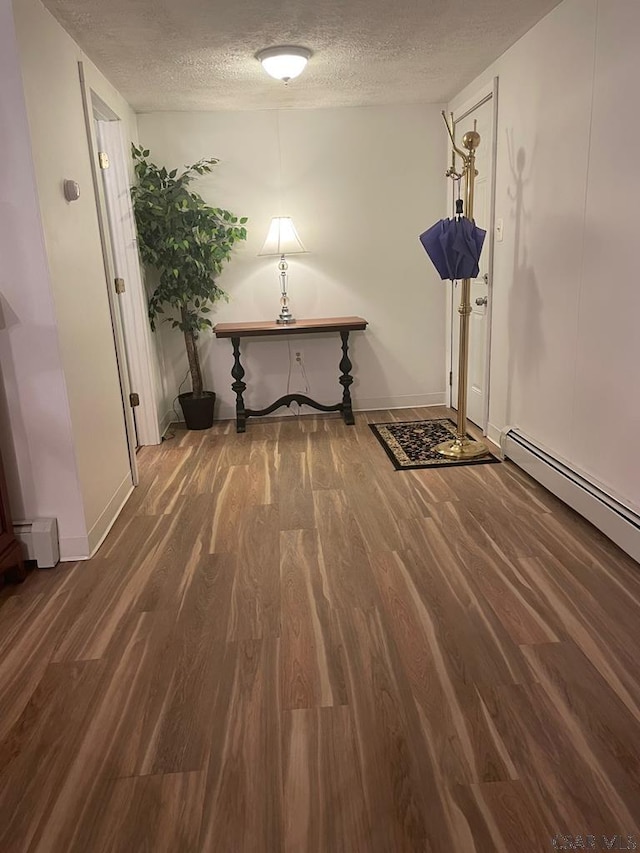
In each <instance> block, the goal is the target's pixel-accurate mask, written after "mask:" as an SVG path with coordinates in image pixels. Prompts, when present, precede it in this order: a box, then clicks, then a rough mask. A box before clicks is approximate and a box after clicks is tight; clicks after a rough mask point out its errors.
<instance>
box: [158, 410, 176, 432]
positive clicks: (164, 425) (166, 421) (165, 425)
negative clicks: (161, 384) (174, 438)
mask: <svg viewBox="0 0 640 853" xmlns="http://www.w3.org/2000/svg"><path fill="white" fill-rule="evenodd" d="M175 420H176V413H175V412H174V411H173V409H170V410H169V411H168V412H165V413H164V416H163V417H162V419H161V420H160V435H161V436H164V434H165V432H166V431H167V430H168V429H169V427H170V426H171V424H172V423H175Z"/></svg>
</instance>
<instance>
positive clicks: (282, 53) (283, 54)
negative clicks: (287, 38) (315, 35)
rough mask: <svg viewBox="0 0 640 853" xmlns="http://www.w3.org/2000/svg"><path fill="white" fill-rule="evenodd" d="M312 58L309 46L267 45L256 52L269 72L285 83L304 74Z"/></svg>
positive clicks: (257, 57)
mask: <svg viewBox="0 0 640 853" xmlns="http://www.w3.org/2000/svg"><path fill="white" fill-rule="evenodd" d="M310 58H311V51H310V50H309V49H308V48H306V47H293V46H291V45H282V46H280V47H267V48H265V50H260V51H258V53H256V59H258V60H259V61H260V62H261V63H262V67H263V68H264V70H265V71H266V72H267V74H269V75H271V77H275V79H276V80H283V81H284V82H285V83H288V82H289V80H293V78H294V77H297V76H298V75H299V74H302V72H303V71H304V67H305V65H306V64H307V62H308V61H309V59H310Z"/></svg>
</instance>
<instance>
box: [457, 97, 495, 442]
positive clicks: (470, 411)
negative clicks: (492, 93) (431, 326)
mask: <svg viewBox="0 0 640 853" xmlns="http://www.w3.org/2000/svg"><path fill="white" fill-rule="evenodd" d="M493 110H494V99H493V97H491V98H490V99H489V100H487V101H485V102H484V103H482V104H481V105H480V106H478V107H476V108H475V109H473V110H472V111H470V112H468V113H466V114H465V115H464V117H463V118H461V119H458V120H456V141H457V143H458V145H460V144H461V140H462V137H463V136H464V134H465V133H466V132H467V130H473V123H474V121H476V122H477V126H476V129H477V131H478V133H479V134H480V146H479V148H478V149H477V151H476V171H477V172H478V175H477V177H476V183H475V199H474V210H473V218H474V219H475V221H476V224H477V225H478V226H479V227H480V228H484V229H485V231H486V232H487V236H486V238H485V242H484V246H483V249H482V254H481V256H480V273H479V275H478V278H476V279H473V280H472V282H471V317H470V318H469V366H468V381H467V387H468V389H469V392H468V398H467V417H468V418H469V420H470V421H473V423H474V424H476V425H477V426H479V427H480V428H481V429H483V430H485V429H486V424H487V415H488V412H487V408H488V389H487V384H488V375H489V371H488V358H489V331H490V329H489V295H490V290H491V288H490V279H489V268H490V261H491V250H490V249H491V239H492V228H493V224H492V221H491V216H492V211H491V195H492V193H491V190H492V186H493V122H494V112H493ZM466 213H467V211H465V214H466ZM460 289H461V284H460V283H459V282H456V283H455V285H454V287H452V288H451V291H452V305H451V320H452V323H451V347H452V350H451V373H452V376H451V405H452V407H453V408H454V409H457V408H458V341H459V336H460V325H459V324H460V315H459V314H458V306H459V304H460Z"/></svg>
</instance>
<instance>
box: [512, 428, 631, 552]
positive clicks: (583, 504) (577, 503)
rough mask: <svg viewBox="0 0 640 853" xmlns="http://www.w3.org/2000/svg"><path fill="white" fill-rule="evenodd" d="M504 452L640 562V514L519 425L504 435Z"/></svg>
mask: <svg viewBox="0 0 640 853" xmlns="http://www.w3.org/2000/svg"><path fill="white" fill-rule="evenodd" d="M500 446H501V448H502V452H503V453H504V455H505V456H506V457H508V458H509V459H511V461H512V462H515V464H516V465H517V466H518V467H519V468H522V469H523V470H524V471H526V472H527V473H528V474H530V475H531V476H532V477H533V478H534V480H537V481H538V482H539V483H541V484H542V485H543V486H545V488H547V489H549V491H550V492H552V493H553V494H554V495H556V496H557V497H559V498H560V500H562V501H564V502H565V503H566V504H568V505H569V506H570V507H572V508H573V509H575V510H576V512H578V513H580V515H582V516H583V517H584V518H586V519H587V520H588V521H590V522H591V523H592V524H593V525H594V526H595V527H597V528H598V530H601V531H602V532H603V533H604V534H605V536H608V537H609V539H612V540H613V541H614V542H615V543H616V544H617V545H619V546H620V548H622V550H623V551H626V553H627V554H629V555H630V556H631V557H633V559H634V560H638V561H639V562H640V516H639V515H638V513H637V512H634V510H632V509H631V508H630V507H628V506H625V505H624V504H623V503H621V502H620V501H619V500H617V499H616V498H614V497H612V496H611V495H609V494H607V493H606V492H605V491H604V490H603V489H602V488H601V487H600V486H598V485H597V484H596V483H594V482H592V481H590V480H589V479H588V478H587V477H586V476H585V475H584V474H581V473H579V472H577V471H575V470H573V469H572V468H570V467H569V465H568V464H567V463H566V462H563V461H561V460H560V459H557V458H555V457H554V456H553V455H552V454H551V453H550V452H549V451H548V450H544V449H543V448H542V447H540V446H539V445H537V444H535V442H533V441H531V439H529V438H527V437H526V436H525V435H524V434H523V433H521V432H520V431H519V430H517V429H513V428H510V427H509V428H507V429H505V430H503V432H502V434H501V436H500Z"/></svg>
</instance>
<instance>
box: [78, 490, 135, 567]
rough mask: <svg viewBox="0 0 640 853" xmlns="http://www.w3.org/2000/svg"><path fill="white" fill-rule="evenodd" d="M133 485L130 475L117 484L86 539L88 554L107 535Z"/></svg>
mask: <svg viewBox="0 0 640 853" xmlns="http://www.w3.org/2000/svg"><path fill="white" fill-rule="evenodd" d="M133 489H134V485H133V483H132V482H131V477H125V478H124V480H123V481H122V483H120V485H119V486H118V488H117V489H116V491H115V494H114V495H113V497H112V498H111V500H110V501H109V503H108V504H107V505H106V507H105V508H104V510H103V511H102V513H101V514H100V517H99V518H98V520H97V521H96V523H95V524H94V525H93V526H92V527H91V530H90V531H89V535H88V536H87V541H88V543H89V556H90V557H93V555H94V554H95V553H96V551H97V550H98V548H99V547H100V546H101V545H102V543H103V542H104V540H105V539H106V537H107V534H108V533H109V531H110V530H111V528H112V527H113V525H114V523H115V521H116V519H117V517H118V516H119V515H120V513H121V512H122V508H123V507H124V505H125V504H126V502H127V501H128V500H129V497H130V495H131V493H132V492H133Z"/></svg>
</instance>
